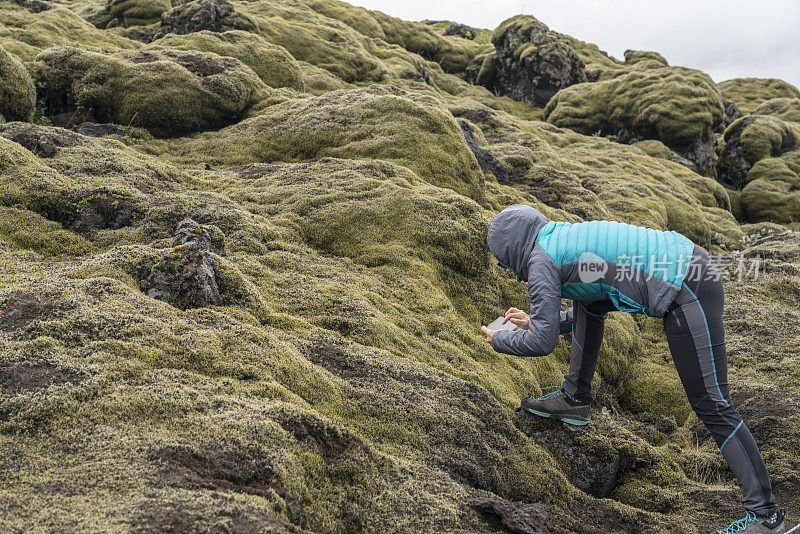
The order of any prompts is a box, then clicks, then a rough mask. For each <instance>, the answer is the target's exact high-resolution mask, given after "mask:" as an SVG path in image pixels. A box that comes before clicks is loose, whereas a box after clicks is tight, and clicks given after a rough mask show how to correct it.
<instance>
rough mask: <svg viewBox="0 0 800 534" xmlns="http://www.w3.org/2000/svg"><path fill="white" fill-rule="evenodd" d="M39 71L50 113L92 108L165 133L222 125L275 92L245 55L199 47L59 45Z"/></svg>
mask: <svg viewBox="0 0 800 534" xmlns="http://www.w3.org/2000/svg"><path fill="white" fill-rule="evenodd" d="M35 74H36V81H37V83H38V84H40V86H41V87H42V95H41V96H42V97H43V99H44V102H45V108H46V110H47V112H48V114H59V113H71V112H74V111H75V110H78V109H80V110H82V111H90V112H91V114H92V115H93V116H94V117H96V118H97V119H98V120H100V121H101V122H115V123H119V124H123V125H126V126H141V127H143V128H146V129H148V130H149V131H150V132H151V133H153V134H154V135H157V136H161V137H169V136H175V135H182V134H186V133H190V132H196V131H203V130H209V129H215V128H220V127H222V126H224V125H226V124H228V123H230V122H233V121H234V120H236V119H238V118H240V117H242V115H243V113H244V111H245V110H246V109H247V108H248V107H249V106H251V105H252V104H253V103H255V102H257V101H258V100H259V99H260V98H263V97H264V96H265V95H266V94H268V91H269V89H268V88H267V86H266V85H265V84H264V83H263V82H262V81H261V80H260V79H259V78H258V76H257V75H256V73H255V72H253V70H252V69H250V68H249V67H247V66H246V65H244V64H242V63H241V62H240V61H239V60H237V59H234V58H231V57H222V56H218V55H216V54H212V53H208V52H195V51H188V52H187V51H181V50H161V51H156V50H149V51H141V52H121V53H117V54H101V53H97V52H88V51H85V50H80V49H77V48H52V49H48V50H46V51H44V52H42V53H41V54H40V55H39V56H37V58H36V65H35Z"/></svg>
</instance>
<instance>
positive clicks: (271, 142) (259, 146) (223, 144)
mask: <svg viewBox="0 0 800 534" xmlns="http://www.w3.org/2000/svg"><path fill="white" fill-rule="evenodd" d="M162 149H166V150H169V152H170V153H173V154H176V155H178V157H179V158H181V159H182V160H184V161H186V162H194V163H198V162H200V161H207V162H210V163H213V164H221V165H240V164H244V163H250V162H253V161H258V162H266V163H268V162H276V161H284V162H291V161H309V160H315V159H319V158H323V157H337V158H347V159H383V160H386V161H391V162H394V163H399V164H400V165H404V166H406V167H408V168H409V169H411V170H413V171H414V172H415V173H416V174H417V175H418V176H419V177H421V178H422V179H423V180H425V181H427V182H428V183H431V184H434V185H437V186H439V187H447V188H450V189H452V190H454V191H457V192H459V193H461V194H462V195H465V196H467V197H470V198H473V199H476V200H477V199H481V198H482V197H483V174H482V173H481V170H480V168H479V167H478V163H477V161H476V160H475V157H474V156H473V155H472V153H471V152H470V150H469V147H468V146H467V144H466V141H465V140H464V136H463V134H462V133H461V130H460V128H459V126H458V124H457V123H456V121H455V119H454V118H453V116H452V115H451V114H450V113H449V112H448V111H447V109H446V108H445V107H444V106H442V104H441V103H440V102H439V101H437V100H435V99H433V98H430V97H427V96H421V95H417V94H414V93H408V92H405V91H401V90H397V89H393V88H391V87H387V86H373V87H370V88H368V89H358V90H354V91H335V92H332V93H328V94H325V95H323V96H319V97H314V98H307V99H302V100H291V101H288V102H284V103H282V104H277V105H273V106H270V107H268V108H266V109H265V110H264V111H263V112H261V113H260V114H259V115H257V116H255V117H253V118H250V119H247V120H245V121H242V122H240V123H239V124H237V125H235V126H231V127H229V128H226V129H224V130H221V131H220V132H217V133H209V134H207V135H202V136H199V137H197V138H194V139H185V140H177V141H175V142H174V143H170V144H169V145H168V146H165V147H163V148H162Z"/></svg>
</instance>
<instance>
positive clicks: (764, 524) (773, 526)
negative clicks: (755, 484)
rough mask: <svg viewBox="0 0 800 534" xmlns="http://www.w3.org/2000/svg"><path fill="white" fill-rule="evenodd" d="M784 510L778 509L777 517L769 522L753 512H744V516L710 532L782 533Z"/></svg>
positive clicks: (718, 533) (729, 533)
mask: <svg viewBox="0 0 800 534" xmlns="http://www.w3.org/2000/svg"><path fill="white" fill-rule="evenodd" d="M783 517H784V512H783V511H779V512H778V517H777V519H775V521H773V522H772V523H770V522H769V521H767V520H766V519H765V518H763V517H758V516H757V515H756V514H755V513H753V512H746V513H745V514H744V517H743V518H742V519H740V520H738V521H734V522H733V523H731V524H730V526H728V528H724V529H722V530H715V531H714V532H712V533H711V534H732V533H734V532H746V533H747V534H784V532H786V525H785V524H784V522H783Z"/></svg>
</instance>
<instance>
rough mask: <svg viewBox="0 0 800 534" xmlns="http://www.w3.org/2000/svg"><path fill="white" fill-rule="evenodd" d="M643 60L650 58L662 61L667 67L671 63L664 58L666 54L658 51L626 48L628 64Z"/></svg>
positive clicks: (658, 61) (626, 61)
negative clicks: (663, 54)
mask: <svg viewBox="0 0 800 534" xmlns="http://www.w3.org/2000/svg"><path fill="white" fill-rule="evenodd" d="M643 60H650V61H655V62H657V63H660V64H661V65H663V66H665V67H667V66H669V63H667V60H666V59H664V56H662V55H661V54H659V53H658V52H649V51H642V50H625V63H626V64H627V65H635V64H636V63H639V62H640V61H643Z"/></svg>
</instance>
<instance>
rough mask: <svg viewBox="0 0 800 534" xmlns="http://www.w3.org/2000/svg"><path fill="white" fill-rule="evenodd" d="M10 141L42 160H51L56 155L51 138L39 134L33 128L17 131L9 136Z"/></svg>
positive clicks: (39, 132) (44, 134)
mask: <svg viewBox="0 0 800 534" xmlns="http://www.w3.org/2000/svg"><path fill="white" fill-rule="evenodd" d="M10 139H11V140H12V141H14V142H15V143H19V144H20V145H22V146H24V147H25V148H27V149H28V150H30V151H31V152H33V153H34V154H36V155H37V156H39V157H42V158H51V157H53V154H55V153H56V145H55V142H54V141H53V138H52V136H50V135H49V134H46V133H41V131H39V130H38V129H37V128H35V127H32V128H29V129H22V130H18V131H16V132H15V133H14V134H13V135H11V136H10Z"/></svg>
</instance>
